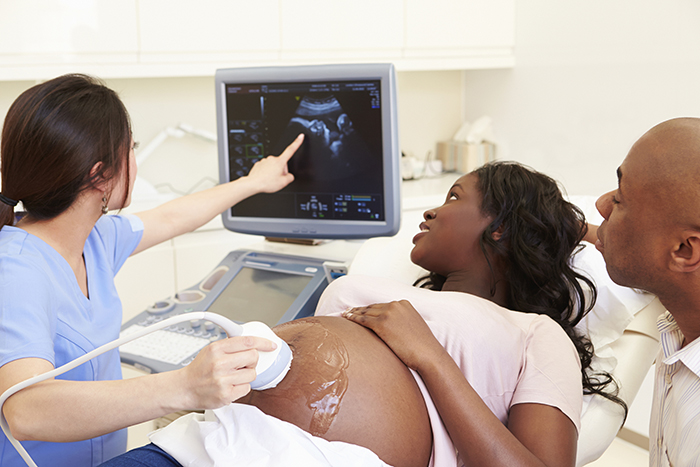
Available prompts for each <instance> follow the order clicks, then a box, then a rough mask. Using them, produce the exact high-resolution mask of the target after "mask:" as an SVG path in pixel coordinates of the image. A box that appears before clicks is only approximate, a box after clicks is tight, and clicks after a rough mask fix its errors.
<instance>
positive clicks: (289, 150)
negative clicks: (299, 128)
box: [279, 133, 304, 162]
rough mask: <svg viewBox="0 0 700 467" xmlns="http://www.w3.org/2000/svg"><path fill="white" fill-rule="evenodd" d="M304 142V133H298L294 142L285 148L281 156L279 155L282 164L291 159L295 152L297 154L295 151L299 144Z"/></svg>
mask: <svg viewBox="0 0 700 467" xmlns="http://www.w3.org/2000/svg"><path fill="white" fill-rule="evenodd" d="M303 142H304V133H299V136H297V137H296V138H295V139H294V141H292V142H291V143H290V144H289V146H287V147H286V148H285V149H284V151H282V154H280V155H279V157H280V159H282V160H283V161H284V162H287V161H288V160H289V159H291V158H292V156H293V155H294V153H295V152H297V149H299V148H300V147H301V144H302V143H303Z"/></svg>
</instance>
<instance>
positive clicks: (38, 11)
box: [0, 0, 138, 68]
mask: <svg viewBox="0 0 700 467" xmlns="http://www.w3.org/2000/svg"><path fill="white" fill-rule="evenodd" d="M135 12H136V0H112V1H109V2H105V1H99V0H66V1H60V2H59V1H55V0H23V1H3V2H0V68H2V67H4V66H22V65H35V66H47V65H51V64H58V65H61V64H65V65H66V66H70V65H71V64H81V63H125V62H126V63H128V62H134V63H135V62H136V57H137V54H138V41H137V35H136V15H135Z"/></svg>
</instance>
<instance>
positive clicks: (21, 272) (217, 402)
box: [0, 75, 302, 467]
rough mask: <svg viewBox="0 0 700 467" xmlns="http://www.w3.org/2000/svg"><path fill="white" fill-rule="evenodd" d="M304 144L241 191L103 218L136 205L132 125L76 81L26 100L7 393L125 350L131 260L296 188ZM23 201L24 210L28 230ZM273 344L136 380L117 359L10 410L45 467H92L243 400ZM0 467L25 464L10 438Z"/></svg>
mask: <svg viewBox="0 0 700 467" xmlns="http://www.w3.org/2000/svg"><path fill="white" fill-rule="evenodd" d="M301 143H302V138H301V137H300V138H298V139H297V140H296V141H294V142H293V143H292V144H291V145H290V146H289V147H288V148H287V149H286V150H285V151H284V152H283V153H282V154H281V155H280V156H279V157H268V158H265V159H263V160H262V161H260V162H259V163H257V164H255V166H254V168H253V170H252V171H251V172H250V174H249V175H248V176H246V177H243V178H240V179H238V180H236V181H234V182H231V183H227V184H223V185H219V186H216V187H214V188H211V189H209V190H206V191H202V192H199V193H195V194H192V195H189V196H185V197H182V198H179V199H176V200H174V201H171V202H169V203H166V204H164V205H162V206H160V207H158V208H156V209H153V210H150V211H145V212H141V213H138V214H135V215H106V214H107V213H108V211H111V210H119V209H121V208H124V207H126V206H128V205H129V203H130V196H131V190H132V188H133V184H134V180H135V178H136V163H135V158H134V142H133V140H132V134H131V123H130V120H129V116H128V113H127V111H126V109H125V108H124V105H123V104H122V102H121V101H120V99H119V97H118V96H117V94H116V93H115V92H114V91H112V90H110V89H108V88H107V87H106V86H104V85H103V84H101V83H100V82H99V81H97V80H95V79H93V78H90V77H87V76H83V75H66V76H61V77H59V78H56V79H53V80H50V81H47V82H45V83H42V84H39V85H37V86H34V87H32V88H30V89H29V90H27V91H25V92H24V93H23V94H22V95H20V96H19V97H18V98H17V100H16V101H15V102H14V103H13V104H12V106H11V107H10V110H9V111H8V114H7V117H6V118H5V122H4V125H3V130H2V139H1V146H0V156H1V161H0V164H1V165H0V170H1V173H2V193H1V194H0V393H2V392H4V391H5V390H6V389H8V388H9V387H11V386H13V385H15V384H17V383H19V382H21V381H24V380H26V379H28V378H30V377H32V376H35V375H38V374H40V373H45V372H46V371H49V370H51V369H53V368H55V367H58V366H61V365H63V364H65V363H67V362H69V361H72V360H74V359H75V358H77V357H79V356H81V355H84V354H85V353H87V352H89V351H91V350H93V349H95V348H97V347H99V346H101V345H103V344H105V343H107V342H110V341H112V340H114V339H116V338H117V337H118V336H119V329H120V326H121V321H122V310H121V303H120V301H119V297H118V296H117V292H116V289H115V286H114V275H115V274H116V273H117V271H119V269H120V267H121V266H122V264H124V261H126V259H127V258H128V257H129V256H130V255H132V254H135V253H138V252H140V251H143V250H145V249H146V248H149V247H151V246H153V245H156V244H158V243H161V242H163V241H165V240H168V239H170V238H173V237H175V236H177V235H180V234H182V233H186V232H189V231H192V230H194V229H196V228H197V227H199V226H201V225H203V224H205V223H206V222H208V221H209V220H211V219H213V218H214V217H215V216H216V215H218V214H220V213H221V212H222V211H224V210H225V209H228V208H230V207H231V206H233V205H234V204H236V203H237V202H239V201H241V200H243V199H245V198H247V197H249V196H251V195H253V194H255V193H260V192H274V191H277V190H279V189H281V188H283V187H284V186H286V185H287V184H289V183H290V182H291V181H292V180H293V179H294V177H293V176H292V175H291V174H289V173H288V171H287V161H288V160H289V158H290V157H291V156H292V155H293V154H294V152H295V151H296V150H297V149H298V148H299V146H300V145H301ZM18 201H21V202H22V205H23V206H24V209H25V211H26V215H24V216H23V217H21V218H19V220H17V219H16V216H15V212H14V207H15V206H16V204H17V202H18ZM273 346H274V344H272V343H271V342H270V341H268V340H265V339H262V338H252V337H246V338H243V337H235V338H231V339H225V340H222V341H217V342H215V343H213V344H211V345H209V346H208V347H206V348H205V349H203V350H202V351H201V352H200V353H199V355H198V356H197V358H196V359H195V360H194V361H193V362H192V363H191V364H190V365H189V366H187V367H185V368H183V369H181V370H177V371H172V372H167V373H160V374H155V375H149V376H144V377H140V378H134V379H128V380H122V379H121V366H120V361H119V353H118V350H113V351H111V352H108V353H105V354H103V355H101V356H100V357H97V358H95V359H93V360H91V361H90V362H88V363H85V364H83V365H81V366H79V367H77V368H75V369H73V370H71V371H70V372H68V373H65V374H64V375H62V376H60V377H59V378H57V379H53V380H47V381H45V382H42V383H38V384H35V385H33V386H30V387H28V388H26V389H24V390H22V391H20V392H18V393H16V394H14V395H13V396H12V397H10V398H9V399H8V400H7V402H6V403H5V405H4V407H3V412H4V415H5V417H6V419H7V421H8V423H9V426H10V428H11V430H12V434H13V436H14V437H15V438H17V439H19V440H20V441H24V443H23V445H24V446H25V448H26V449H27V450H28V452H29V454H30V455H31V456H32V457H33V458H34V460H35V462H36V463H37V464H38V465H52V466H64V465H65V466H71V467H77V466H94V465H98V464H100V463H102V462H104V461H106V460H108V459H110V458H112V457H114V456H116V455H118V454H121V453H123V452H124V451H125V450H126V430H125V428H126V427H128V426H131V425H135V424H138V423H141V422H144V421H147V420H152V419H154V418H157V417H160V416H163V415H165V414H168V413H172V412H176V411H179V410H192V409H213V408H216V407H221V406H223V405H225V404H228V403H230V402H231V401H234V400H236V399H238V398H240V397H241V396H243V395H245V394H246V393H247V392H248V391H249V390H250V386H249V385H248V383H250V382H251V381H252V380H253V379H254V378H255V370H254V368H255V364H256V362H257V351H258V350H261V351H267V350H272V349H273ZM0 465H3V466H21V465H24V462H23V461H22V459H21V458H20V457H19V455H18V454H17V453H16V451H15V449H14V447H13V446H12V445H11V444H10V443H9V441H8V440H7V438H6V437H5V436H4V434H2V433H0Z"/></svg>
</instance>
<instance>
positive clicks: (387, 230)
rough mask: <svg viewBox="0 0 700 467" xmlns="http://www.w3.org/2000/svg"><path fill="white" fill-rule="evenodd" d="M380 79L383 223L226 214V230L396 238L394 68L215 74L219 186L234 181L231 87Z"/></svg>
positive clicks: (255, 69)
mask: <svg viewBox="0 0 700 467" xmlns="http://www.w3.org/2000/svg"><path fill="white" fill-rule="evenodd" d="M360 79H362V80H379V82H380V90H381V109H382V114H381V121H382V153H383V160H382V167H383V188H384V193H383V197H384V200H383V201H384V204H383V207H384V213H385V216H384V220H383V221H376V220H373V221H369V220H367V221H365V220H319V219H295V218H265V217H259V218H258V217H239V216H236V217H234V216H233V215H232V214H231V210H230V209H227V210H226V211H224V212H223V213H222V222H223V225H224V227H225V228H226V229H228V230H232V231H234V232H239V233H245V234H255V235H264V236H267V237H283V238H309V239H356V238H371V237H379V236H392V235H394V234H396V233H397V232H398V230H399V226H400V216H401V207H400V203H401V201H400V200H401V195H400V190H401V173H400V149H399V138H398V116H397V100H396V88H397V83H396V70H395V68H394V65H393V64H390V63H379V64H377V63H374V64H339V65H307V66H278V67H252V68H227V69H219V70H217V71H216V75H215V82H216V116H217V140H218V150H219V181H220V183H222V184H223V183H227V182H229V181H230V172H229V142H228V131H227V112H226V110H227V109H226V86H227V85H228V84H232V83H241V84H258V83H260V84H263V83H293V82H312V81H328V80H360Z"/></svg>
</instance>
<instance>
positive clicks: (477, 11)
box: [406, 0, 515, 49]
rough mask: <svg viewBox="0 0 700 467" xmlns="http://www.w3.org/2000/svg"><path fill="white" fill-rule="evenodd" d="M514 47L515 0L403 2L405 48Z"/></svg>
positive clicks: (407, 0)
mask: <svg viewBox="0 0 700 467" xmlns="http://www.w3.org/2000/svg"><path fill="white" fill-rule="evenodd" d="M514 45H515V0H430V1H429V2H428V1H425V0H406V47H407V49H424V48H433V49H438V48H443V49H454V48H489V47H513V46H514Z"/></svg>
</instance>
